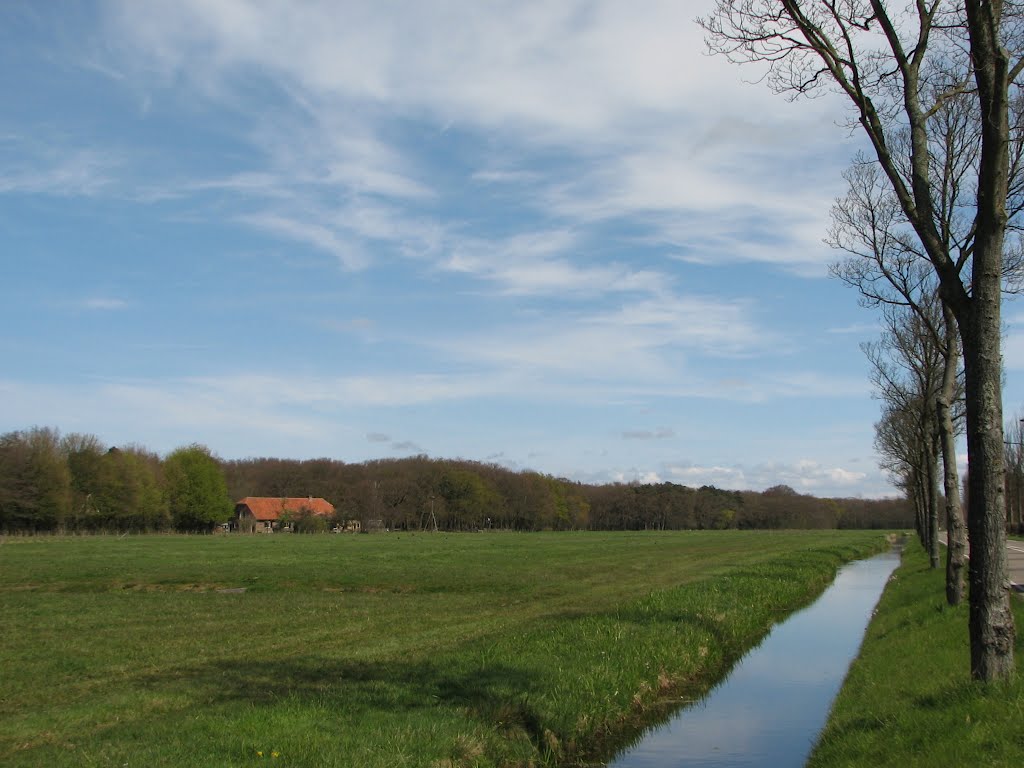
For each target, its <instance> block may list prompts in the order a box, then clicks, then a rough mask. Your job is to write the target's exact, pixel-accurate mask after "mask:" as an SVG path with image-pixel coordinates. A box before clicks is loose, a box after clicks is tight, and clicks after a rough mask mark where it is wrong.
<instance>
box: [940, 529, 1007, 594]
mask: <svg viewBox="0 0 1024 768" xmlns="http://www.w3.org/2000/svg"><path fill="white" fill-rule="evenodd" d="M939 543H940V544H942V546H946V532H945V531H940V532H939ZM1006 569H1007V571H1009V573H1010V584H1011V585H1012V586H1013V588H1014V589H1015V590H1016V591H1017V592H1021V593H1024V541H1020V540H1018V539H1010V538H1007V539H1006Z"/></svg>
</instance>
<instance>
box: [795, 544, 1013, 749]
mask: <svg viewBox="0 0 1024 768" xmlns="http://www.w3.org/2000/svg"><path fill="white" fill-rule="evenodd" d="M943 573H944V572H943V570H942V569H941V568H940V569H938V570H931V569H930V568H929V567H928V558H927V555H926V554H925V552H924V550H923V549H922V548H921V546H920V544H918V543H917V540H916V539H915V540H913V541H911V542H910V543H909V545H908V547H907V550H906V552H905V553H904V556H903V565H902V566H901V567H900V569H899V570H898V571H897V572H896V578H895V579H894V580H893V581H891V582H890V583H889V585H888V586H887V587H886V591H885V593H884V594H883V596H882V599H881V601H880V602H879V605H878V608H877V611H876V614H875V617H874V619H873V620H872V622H871V625H870V626H869V627H868V631H867V633H866V635H865V639H864V644H863V646H862V647H861V652H860V656H859V657H858V658H857V660H856V661H855V662H854V664H853V666H852V667H851V669H850V673H849V675H848V677H847V679H846V682H845V684H844V686H843V689H842V691H841V692H840V694H839V697H838V699H837V700H836V703H835V706H834V707H833V711H832V714H831V716H830V718H829V722H828V725H827V726H826V728H825V731H824V733H823V734H822V738H821V740H820V742H819V744H818V746H817V748H816V749H815V751H814V753H813V755H812V756H811V760H810V762H809V763H808V768H838V767H839V766H843V768H850V767H854V768H859V767H861V766H863V768H876V766H894V767H895V766H898V767H899V768H932V766H961V765H971V766H985V768H1002V767H1004V766H1005V767H1006V768H1019V767H1020V766H1022V765H1024V600H1021V599H1020V598H1019V597H1014V598H1013V600H1012V601H1011V602H1012V604H1013V606H1014V609H1015V619H1016V623H1017V648H1016V658H1017V679H1016V681H1015V682H1013V683H1011V684H994V685H988V686H984V685H980V684H977V683H973V682H971V681H970V680H969V679H968V678H969V662H970V646H969V644H968V636H967V614H968V607H967V605H966V604H965V605H962V606H958V607H957V608H950V607H948V606H947V605H946V604H945V592H944V586H943V585H944V582H943Z"/></svg>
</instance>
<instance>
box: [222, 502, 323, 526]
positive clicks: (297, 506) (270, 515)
mask: <svg viewBox="0 0 1024 768" xmlns="http://www.w3.org/2000/svg"><path fill="white" fill-rule="evenodd" d="M309 512H312V513H313V514H314V515H319V516H321V517H330V516H332V515H333V514H334V505H333V504H331V503H330V502H329V501H326V500H325V499H321V498H313V497H312V496H308V497H307V496H300V497H298V498H280V499H279V498H273V497H265V496H246V497H245V498H244V499H242V500H241V501H239V502H238V503H236V504H235V529H236V530H237V531H239V532H240V533H270V532H271V531H278V530H290V529H291V521H292V520H294V519H295V518H297V517H300V516H302V515H303V514H307V513H309Z"/></svg>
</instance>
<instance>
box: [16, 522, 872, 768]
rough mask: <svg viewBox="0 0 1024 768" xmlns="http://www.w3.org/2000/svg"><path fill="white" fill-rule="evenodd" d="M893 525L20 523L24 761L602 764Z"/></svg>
mask: <svg viewBox="0 0 1024 768" xmlns="http://www.w3.org/2000/svg"><path fill="white" fill-rule="evenodd" d="M883 546H884V541H883V539H882V537H881V536H880V535H879V534H877V533H869V532H860V533H856V532H854V533H847V532H841V533H840V532H831V531H830V532H774V533H767V532H707V533H647V534H631V533H619V534H598V533H594V534H550V535H547V534H532V535H513V534H495V535H462V536H444V535H433V536H431V535H426V536H424V535H420V536H410V535H400V536H399V535H382V536H358V537H341V536H311V537H301V536H276V537H179V536H150V537H129V538H125V539H120V538H114V537H89V538H66V539H61V538H39V539H11V540H7V541H5V542H2V543H0V615H2V616H3V627H4V628H3V632H2V634H0V762H2V763H3V764H4V765H5V766H118V768H123V766H126V765H127V766H136V765H146V766H181V765H188V766H194V767H196V768H201V767H202V766H220V767H223V766H254V765H275V766H338V767H341V766H370V767H371V768H372V767H373V766H389V767H391V766H429V767H431V768H454V767H455V766H538V765H572V764H585V763H586V762H587V761H590V760H594V759H598V758H600V757H601V756H603V755H605V754H607V752H608V750H609V749H611V748H612V747H614V746H616V745H619V744H621V743H623V742H624V741H626V740H628V739H629V738H630V737H631V736H633V735H635V734H636V733H637V732H638V730H639V729H640V728H641V727H642V726H643V725H644V724H646V723H649V722H650V721H651V720H652V719H654V718H656V717H657V715H658V713H660V712H663V711H664V710H665V709H666V708H667V707H668V706H670V705H672V704H673V703H677V702H678V701H679V699H680V698H690V697H693V696H696V695H698V694H699V693H700V692H702V691H703V690H705V689H707V688H708V687H709V686H710V685H711V684H712V683H713V682H714V681H715V680H717V679H718V678H719V677H720V676H721V675H722V674H723V673H724V672H725V671H726V669H727V668H728V667H729V666H730V665H731V664H732V663H733V662H734V661H735V660H736V659H737V658H738V657H739V655H740V654H741V653H742V652H743V651H744V650H745V649H746V648H748V647H750V646H751V645H752V644H753V643H755V642H756V641H757V640H758V639H759V638H760V637H762V636H763V635H764V634H765V632H766V631H767V630H768V629H769V628H770V626H771V625H772V624H773V623H774V622H775V621H776V620H778V619H780V618H782V617H783V616H784V615H786V614H787V613H788V612H789V611H791V610H792V609H794V608H795V607H798V606H800V605H803V604H806V603H807V602H809V601H810V600H811V599H812V598H813V597H814V596H815V595H817V594H818V593H820V591H821V590H822V589H823V588H824V587H825V586H826V585H827V584H828V583H829V581H830V580H831V579H832V576H833V574H834V572H835V569H836V568H837V567H838V566H839V565H840V564H841V563H843V562H845V561H848V560H850V559H853V558H855V557H859V556H863V555H866V554H869V553H871V552H873V551H877V550H879V549H881V548H882V547H883Z"/></svg>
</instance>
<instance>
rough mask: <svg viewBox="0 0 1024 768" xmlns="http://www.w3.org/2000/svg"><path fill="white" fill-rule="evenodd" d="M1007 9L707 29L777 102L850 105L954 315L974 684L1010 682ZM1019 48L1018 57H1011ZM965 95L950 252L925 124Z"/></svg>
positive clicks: (846, 4)
mask: <svg viewBox="0 0 1024 768" xmlns="http://www.w3.org/2000/svg"><path fill="white" fill-rule="evenodd" d="M1019 11H1020V9H1019V8H1018V6H1017V4H1016V3H1015V2H1013V1H1012V0H1011V1H1010V2H1005V1H1004V0H988V1H986V0H965V3H964V4H963V5H960V4H958V3H953V2H951V1H950V0H915V2H909V0H908V2H906V3H903V4H899V6H898V7H896V3H885V2H883V0H804V1H801V0H718V3H717V5H716V8H715V10H714V12H713V13H712V14H711V15H710V16H709V17H707V18H705V19H702V20H700V22H701V24H702V25H703V27H704V28H705V30H706V31H707V33H708V44H709V47H710V48H711V50H712V51H714V52H717V53H721V54H724V55H726V56H728V57H729V58H730V59H731V60H733V61H737V62H758V63H760V64H761V65H763V66H767V74H766V80H767V82H768V84H769V85H770V86H771V87H772V88H774V89H775V90H776V91H779V92H783V93H787V94H790V95H791V96H794V97H796V96H799V95H802V94H812V93H814V92H817V91H819V90H821V89H822V88H825V87H834V88H837V89H838V90H839V91H840V92H841V93H842V94H844V95H845V96H846V97H847V98H848V99H849V101H850V103H851V105H852V107H853V109H854V113H855V115H856V117H855V124H857V125H859V126H860V128H861V129H862V130H863V132H864V134H865V135H866V136H867V138H868V140H869V141H870V143H871V146H872V148H873V150H874V153H875V157H876V159H877V161H878V165H879V168H880V169H881V171H882V173H883V174H884V176H885V178H886V179H887V180H888V183H889V185H890V186H891V188H892V191H893V194H894V195H895V198H896V201H897V202H898V204H899V208H900V210H901V211H902V213H903V216H904V217H905V218H906V221H907V223H908V224H909V226H910V228H912V230H913V232H914V235H915V237H916V240H917V241H918V242H919V243H920V246H921V248H922V249H923V251H924V253H925V255H926V257H927V259H928V261H929V263H930V264H931V266H932V269H933V270H934V273H935V276H936V277H937V279H938V283H939V292H940V294H941V297H942V300H943V302H944V303H945V304H946V305H947V306H948V307H949V308H950V310H951V312H952V313H953V315H954V317H955V319H956V322H957V327H958V330H959V333H960V338H961V342H962V346H963V354H964V379H965V392H966V417H967V444H968V453H969V455H970V461H971V471H970V473H969V482H970V486H969V490H970V493H969V497H970V500H971V509H970V515H969V525H968V531H969V541H970V558H971V562H970V638H971V674H972V675H973V676H974V677H975V678H977V679H981V680H998V679H1007V678H1009V677H1011V676H1012V674H1013V666H1014V660H1013V648H1014V638H1015V629H1014V625H1013V616H1012V614H1011V612H1010V603H1009V600H1010V595H1009V581H1008V579H1007V569H1006V548H1005V536H1006V532H1005V528H1004V522H1005V506H1004V495H1005V494H1004V487H1003V436H1002V395H1001V392H1002V381H1001V376H1002V366H1001V358H1000V330H1001V328H1000V309H1001V287H1002V286H1001V284H1002V280H1001V275H1002V262H1003V256H1004V242H1005V239H1006V233H1007V228H1008V223H1009V221H1010V218H1011V211H1010V210H1009V209H1008V206H1007V200H1008V198H1009V197H1010V193H1011V186H1010V178H1011V177H1010V160H1011V152H1010V121H1009V114H1010V102H1011V88H1014V90H1015V86H1014V80H1015V78H1016V77H1017V76H1018V75H1019V73H1020V71H1021V69H1022V68H1024V61H1022V60H1021V59H1020V58H1019V51H1020V49H1021V47H1022V46H1021V39H1020V38H1021V37H1022V35H1021V27H1022V26H1024V24H1022V21H1021V15H1020V14H1019ZM1011 50H1012V53H1011ZM964 94H968V95H969V96H970V98H971V104H972V106H971V109H973V110H975V111H976V112H977V115H978V116H979V119H978V122H977V124H978V126H979V130H980V141H979V143H978V145H979V152H978V156H977V161H976V163H977V164H976V168H977V171H976V178H975V180H974V185H975V188H974V190H973V195H972V197H973V205H972V206H971V208H970V210H969V211H963V212H962V215H963V216H964V217H965V219H966V221H968V222H969V225H968V230H969V231H970V232H971V233H972V239H971V246H970V249H969V250H967V251H964V252H963V253H960V254H956V255H954V254H952V253H951V252H950V250H949V249H948V247H947V243H946V241H945V240H944V238H943V232H942V231H941V229H940V227H939V225H938V223H937V222H940V221H941V216H937V215H936V210H937V209H940V208H941V207H942V206H943V204H944V203H943V199H942V196H941V194H939V193H937V189H940V188H941V186H939V187H937V185H936V184H935V183H934V178H933V173H934V167H935V161H934V152H933V150H934V139H933V137H934V129H933V126H932V125H930V124H929V119H930V118H931V117H932V116H934V115H935V114H936V112H938V111H939V110H941V109H942V108H943V107H944V105H945V104H946V103H947V102H949V101H950V100H953V99H956V98H958V97H960V96H961V95H964Z"/></svg>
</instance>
